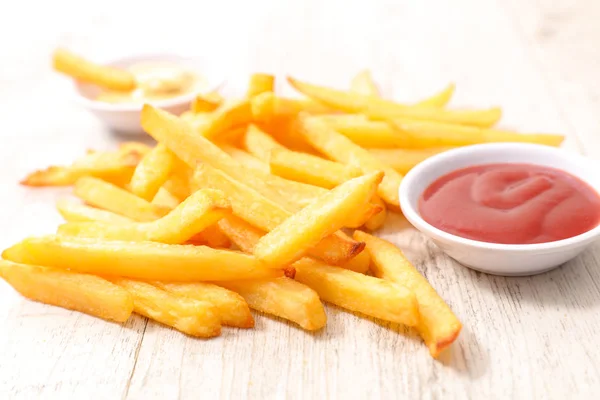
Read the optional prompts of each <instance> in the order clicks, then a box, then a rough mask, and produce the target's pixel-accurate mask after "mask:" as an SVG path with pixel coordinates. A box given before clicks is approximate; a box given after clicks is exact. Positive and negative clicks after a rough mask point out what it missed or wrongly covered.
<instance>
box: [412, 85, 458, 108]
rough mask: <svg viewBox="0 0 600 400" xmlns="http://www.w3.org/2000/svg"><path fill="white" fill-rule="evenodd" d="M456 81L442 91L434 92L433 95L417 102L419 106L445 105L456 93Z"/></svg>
mask: <svg viewBox="0 0 600 400" xmlns="http://www.w3.org/2000/svg"><path fill="white" fill-rule="evenodd" d="M454 89H456V87H455V86H454V83H451V84H449V85H448V86H446V88H444V89H443V90H442V91H441V92H439V93H436V94H434V95H433V96H431V97H428V98H426V99H424V100H421V101H419V102H418V103H416V104H415V106H418V107H444V106H445V105H446V104H448V102H449V101H450V99H451V98H452V95H453V94H454Z"/></svg>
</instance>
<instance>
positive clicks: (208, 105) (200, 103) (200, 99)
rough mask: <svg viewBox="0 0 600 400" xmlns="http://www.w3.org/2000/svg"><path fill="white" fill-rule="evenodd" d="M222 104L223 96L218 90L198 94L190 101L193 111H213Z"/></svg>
mask: <svg viewBox="0 0 600 400" xmlns="http://www.w3.org/2000/svg"><path fill="white" fill-rule="evenodd" d="M221 104H223V97H222V96H221V95H220V94H219V93H218V92H210V93H206V94H199V95H198V96H196V98H195V99H194V101H193V102H192V107H191V109H192V111H193V112H194V113H208V112H212V111H215V110H216V109H217V108H219V106H221Z"/></svg>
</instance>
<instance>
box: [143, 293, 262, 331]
mask: <svg viewBox="0 0 600 400" xmlns="http://www.w3.org/2000/svg"><path fill="white" fill-rule="evenodd" d="M152 284H153V285H155V286H157V287H158V288H160V289H162V290H165V291H167V292H169V293H173V294H175V295H178V296H183V297H188V298H190V299H194V300H199V301H203V302H208V303H211V304H212V305H213V306H214V307H215V309H216V312H217V314H218V316H219V317H220V319H221V323H222V324H223V325H228V326H235V327H237V328H252V327H254V318H253V317H252V314H251V313H250V308H249V307H248V303H246V300H244V298H243V297H242V296H240V295H239V294H237V293H235V292H233V291H231V290H227V289H225V288H222V287H221V286H217V285H213V284H211V283H202V282H194V283H166V282H152Z"/></svg>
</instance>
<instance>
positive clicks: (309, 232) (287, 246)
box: [254, 172, 383, 266]
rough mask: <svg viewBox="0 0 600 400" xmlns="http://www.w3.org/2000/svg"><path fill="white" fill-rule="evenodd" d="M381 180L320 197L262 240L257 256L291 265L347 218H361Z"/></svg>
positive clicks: (355, 182)
mask: <svg viewBox="0 0 600 400" xmlns="http://www.w3.org/2000/svg"><path fill="white" fill-rule="evenodd" d="M382 178H383V172H374V173H371V174H369V175H365V176H361V177H358V178H354V179H351V180H349V181H348V182H345V183H343V184H341V185H340V186H338V187H336V188H335V189H333V190H331V191H330V192H328V193H327V194H325V195H323V196H321V197H319V198H318V199H317V200H316V201H315V202H314V203H313V204H310V205H308V206H306V207H305V208H303V209H302V210H300V211H299V212H297V213H296V214H293V215H292V216H291V217H289V218H287V219H286V220H285V221H283V223H281V224H280V225H278V226H277V227H276V228H275V229H273V230H272V231H270V232H269V233H267V234H266V235H265V236H264V237H262V238H261V239H260V240H259V242H258V243H257V244H256V246H255V248H254V254H255V255H256V257H257V258H258V259H259V260H261V261H263V262H265V263H266V264H268V265H272V266H282V265H287V264H290V263H292V262H293V261H295V260H297V259H298V258H300V257H301V256H303V255H304V254H305V253H306V252H307V250H309V249H310V248H312V247H314V246H315V245H316V244H317V243H319V242H320V241H321V240H322V239H323V238H324V237H326V236H327V235H330V234H332V233H334V232H335V231H337V230H338V229H340V228H342V227H344V226H346V225H347V224H346V220H347V219H348V218H354V217H353V216H355V215H357V214H361V210H362V209H363V208H364V207H365V206H367V205H368V204H369V200H370V199H371V198H372V197H373V195H374V194H375V191H376V190H377V185H379V183H380V182H381V179H382ZM365 221H366V219H365V220H364V221H362V222H361V223H360V224H362V223H364V222H365Z"/></svg>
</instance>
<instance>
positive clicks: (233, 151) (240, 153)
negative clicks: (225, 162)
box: [219, 144, 271, 174]
mask: <svg viewBox="0 0 600 400" xmlns="http://www.w3.org/2000/svg"><path fill="white" fill-rule="evenodd" d="M219 147H220V148H221V149H222V150H223V151H225V152H226V153H227V154H229V156H230V157H231V158H233V159H234V160H235V161H237V162H239V163H240V164H241V165H243V166H244V167H245V168H251V169H255V170H257V171H260V172H261V173H263V174H269V173H270V172H271V169H270V167H269V164H268V163H266V162H264V161H262V160H259V159H258V158H256V157H254V156H253V155H252V154H250V153H248V152H246V151H244V150H241V149H238V148H237V147H233V146H229V145H227V144H222V145H220V146H219Z"/></svg>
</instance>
